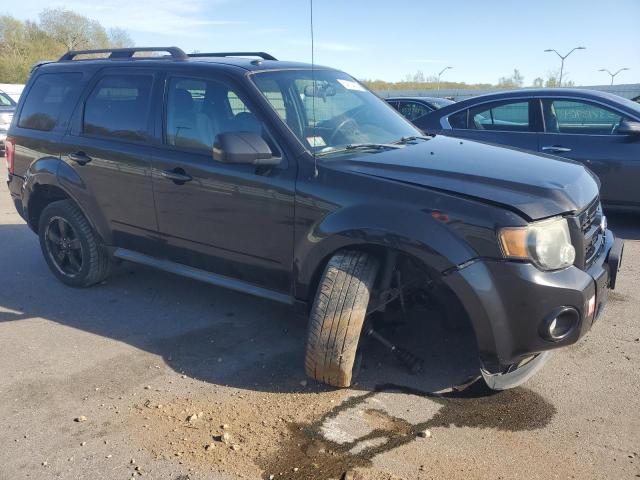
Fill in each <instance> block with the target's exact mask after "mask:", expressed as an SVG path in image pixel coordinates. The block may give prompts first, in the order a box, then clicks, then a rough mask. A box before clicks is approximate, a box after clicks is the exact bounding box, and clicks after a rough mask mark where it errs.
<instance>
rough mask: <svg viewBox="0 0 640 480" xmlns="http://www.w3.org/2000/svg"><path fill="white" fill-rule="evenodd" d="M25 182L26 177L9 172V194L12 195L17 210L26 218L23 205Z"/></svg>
mask: <svg viewBox="0 0 640 480" xmlns="http://www.w3.org/2000/svg"><path fill="white" fill-rule="evenodd" d="M23 183H24V179H23V178H22V177H19V176H18V175H12V174H10V173H9V174H8V179H7V187H8V188H9V194H10V195H11V200H12V201H13V204H14V206H15V207H16V210H17V211H18V213H19V214H20V216H21V217H22V218H23V219H25V221H26V218H25V213H24V208H23V206H22V185H23Z"/></svg>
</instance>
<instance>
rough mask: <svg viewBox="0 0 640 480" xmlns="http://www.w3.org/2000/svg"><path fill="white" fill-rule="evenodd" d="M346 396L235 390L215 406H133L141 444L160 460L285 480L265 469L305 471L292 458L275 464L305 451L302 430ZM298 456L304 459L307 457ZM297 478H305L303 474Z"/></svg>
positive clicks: (200, 402) (199, 402)
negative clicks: (272, 466)
mask: <svg viewBox="0 0 640 480" xmlns="http://www.w3.org/2000/svg"><path fill="white" fill-rule="evenodd" d="M346 396H348V393H347V392H346V391H335V392H322V393H258V394H256V393H255V392H252V393H251V394H250V395H249V394H247V393H246V392H242V391H237V392H231V393H228V394H220V395H217V396H216V398H215V400H213V401H212V400H211V399H209V400H204V399H192V398H175V399H173V400H172V401H170V402H168V403H159V402H157V401H154V400H153V399H149V400H147V401H145V402H144V403H142V404H137V405H135V406H134V408H133V411H134V412H135V415H134V416H133V417H132V422H133V423H134V424H136V426H137V428H136V429H135V431H137V432H139V433H140V435H139V439H138V440H139V441H141V442H142V445H143V446H144V447H145V448H146V449H147V450H149V451H150V452H151V453H152V454H153V455H154V456H155V457H156V458H163V459H174V460H176V461H178V462H183V463H185V464H195V465H197V466H198V467H200V468H210V469H212V470H214V471H218V472H221V473H232V474H235V475H238V476H240V477H246V478H269V476H270V475H274V476H275V477H277V478H287V476H286V475H284V474H285V473H288V472H281V471H275V470H274V471H273V472H269V471H267V469H268V468H269V466H270V465H274V468H275V469H278V468H285V467H284V466H285V464H286V465H287V466H286V468H287V469H289V470H291V473H298V471H300V470H297V471H295V472H293V469H294V468H298V469H301V468H303V466H302V463H304V462H302V460H301V466H300V467H295V466H294V467H289V465H290V464H291V462H293V463H295V459H294V458H287V459H286V460H284V461H283V462H278V461H276V460H275V459H278V458H279V457H280V458H282V459H284V458H285V456H286V457H288V455H282V452H289V453H292V452H291V450H292V449H294V450H296V451H297V452H298V453H300V451H301V449H307V448H308V445H306V444H305V445H303V444H302V443H303V442H306V441H307V437H306V436H305V434H304V432H303V431H302V430H301V429H302V428H303V427H301V426H303V425H309V424H311V423H313V422H314V421H315V420H316V419H318V418H321V417H322V416H323V415H324V414H325V413H326V412H328V411H330V410H331V409H332V408H334V407H336V406H337V405H338V404H340V403H341V402H342V400H343V399H344V398H345V397H346ZM298 444H300V445H298ZM319 450H322V447H320V448H319ZM324 451H325V452H326V450H324ZM308 452H309V453H312V450H308ZM316 453H317V454H319V455H324V453H318V452H316ZM281 455H282V456H281ZM295 456H296V455H294V457H295ZM299 456H300V458H301V459H302V458H303V457H305V454H304V452H303V453H302V454H300V455H299ZM280 465H281V467H280ZM280 473H283V475H280ZM295 478H305V477H304V476H302V472H300V474H299V475H295ZM309 478H311V477H309Z"/></svg>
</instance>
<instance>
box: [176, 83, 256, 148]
mask: <svg viewBox="0 0 640 480" xmlns="http://www.w3.org/2000/svg"><path fill="white" fill-rule="evenodd" d="M166 112H167V113H166V121H165V140H164V141H165V143H166V144H168V145H173V146H176V147H185V148H190V149H197V150H203V151H206V152H207V153H209V152H211V149H212V147H213V141H214V139H215V137H216V135H218V134H219V133H223V132H239V131H242V132H255V133H262V126H261V124H260V122H259V121H258V119H257V118H256V117H255V115H254V114H253V113H251V110H249V108H248V107H247V105H246V104H245V103H244V102H243V101H242V100H241V99H240V97H239V96H238V95H237V94H236V93H235V92H233V91H232V90H230V89H229V87H227V86H226V85H224V84H222V83H219V82H215V81H205V80H200V79H190V78H172V79H170V80H169V86H168V91H167V109H166Z"/></svg>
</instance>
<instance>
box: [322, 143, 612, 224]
mask: <svg viewBox="0 0 640 480" xmlns="http://www.w3.org/2000/svg"><path fill="white" fill-rule="evenodd" d="M333 162H335V163H336V164H337V165H332V166H336V167H338V168H344V169H347V170H349V171H353V172H357V173H360V174H363V175H371V176H375V177H380V178H388V179H390V180H396V181H399V182H404V183H409V184H413V185H420V186H424V187H428V188H433V189H437V190H442V191H447V192H452V193H456V194H460V195H464V196H468V197H472V198H476V199H479V200H482V201H485V202H490V203H495V204H499V205H501V206H503V207H506V208H509V209H511V210H517V211H519V212H520V213H521V214H523V215H524V216H525V217H527V218H528V219H529V220H536V219H540V218H545V217H551V216H553V215H558V214H562V213H566V212H570V211H576V210H580V209H582V208H584V207H585V206H587V205H588V204H589V203H590V202H591V201H592V200H593V199H594V198H595V197H596V196H597V195H598V190H599V185H598V183H597V181H596V180H595V178H594V177H593V176H592V174H590V173H589V172H588V171H587V169H586V168H584V167H583V166H582V165H580V164H579V163H575V162H573V161H571V160H564V159H559V158H557V157H552V156H550V155H543V154H537V153H529V152H526V151H524V150H519V149H516V148H510V147H495V146H492V145H487V144H484V143H478V142H473V141H469V140H460V139H456V138H451V137H445V136H442V135H439V136H436V137H434V138H432V139H431V140H428V141H426V142H420V143H418V144H416V145H408V146H406V147H404V148H402V149H394V150H385V151H381V152H377V153H359V154H354V155H349V157H342V159H341V160H335V161H331V163H332V164H333Z"/></svg>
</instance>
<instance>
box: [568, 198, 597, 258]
mask: <svg viewBox="0 0 640 480" xmlns="http://www.w3.org/2000/svg"><path fill="white" fill-rule="evenodd" d="M602 216H603V213H602V206H601V205H600V199H599V198H597V197H596V199H595V200H594V201H593V202H591V203H590V204H589V205H588V206H587V207H586V208H585V209H584V210H582V211H581V212H580V213H578V214H577V215H576V216H574V217H571V218H570V219H569V225H570V226H571V227H572V228H571V240H572V242H573V246H574V247H575V249H576V261H575V265H576V266H577V267H579V268H582V269H585V270H586V269H587V268H589V267H590V266H591V265H592V264H593V262H594V261H595V260H596V258H598V256H599V255H600V253H602V249H603V247H604V232H603V231H602V228H601V226H600V225H601V223H602Z"/></svg>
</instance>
